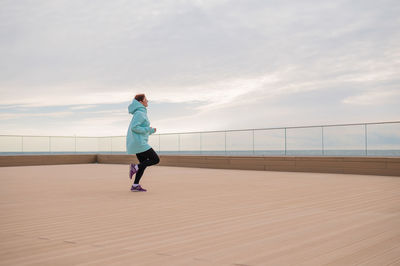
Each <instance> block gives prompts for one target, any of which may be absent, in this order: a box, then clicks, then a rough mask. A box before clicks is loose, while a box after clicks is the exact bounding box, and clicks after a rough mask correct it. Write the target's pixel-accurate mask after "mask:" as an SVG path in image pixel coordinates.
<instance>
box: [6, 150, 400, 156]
mask: <svg viewBox="0 0 400 266" xmlns="http://www.w3.org/2000/svg"><path fill="white" fill-rule="evenodd" d="M156 152H157V153H158V154H160V155H211V156H213V155H214V156H370V157H400V150H367V151H365V150H324V151H322V150H287V151H286V152H285V151H284V150H256V151H252V150H232V151H226V152H225V151H215V150H206V151H157V150H156ZM49 154H54V155H56V154H126V152H125V151H85V152H74V151H71V152H0V156H6V155H49Z"/></svg>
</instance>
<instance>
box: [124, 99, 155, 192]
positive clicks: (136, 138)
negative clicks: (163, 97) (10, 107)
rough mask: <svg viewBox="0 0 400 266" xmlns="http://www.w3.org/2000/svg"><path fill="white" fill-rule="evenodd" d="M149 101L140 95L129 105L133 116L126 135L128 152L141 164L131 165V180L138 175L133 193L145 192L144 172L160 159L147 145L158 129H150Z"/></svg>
mask: <svg viewBox="0 0 400 266" xmlns="http://www.w3.org/2000/svg"><path fill="white" fill-rule="evenodd" d="M147 106H148V101H147V99H146V96H145V95H144V94H138V95H136V96H135V99H134V100H133V101H132V103H131V104H130V105H129V107H128V110H129V113H131V114H132V115H133V118H132V120H131V123H130V125H129V129H128V133H127V134H126V151H127V153H128V154H136V157H137V158H138V160H139V162H140V163H139V164H131V165H130V171H129V178H130V179H132V176H133V175H134V174H136V177H135V181H134V182H133V185H132V188H131V191H135V192H136V191H139V192H142V191H143V192H145V191H147V190H146V189H144V188H142V187H141V186H140V185H139V181H140V179H141V178H142V175H143V173H144V170H145V169H146V167H147V166H150V165H154V164H158V163H159V162H160V158H158V155H157V153H156V152H155V151H154V150H153V149H152V148H151V147H150V145H149V144H148V143H147V141H148V138H149V135H151V134H153V133H155V132H156V130H157V129H156V128H152V127H150V121H149V119H148V118H147V109H146V108H147Z"/></svg>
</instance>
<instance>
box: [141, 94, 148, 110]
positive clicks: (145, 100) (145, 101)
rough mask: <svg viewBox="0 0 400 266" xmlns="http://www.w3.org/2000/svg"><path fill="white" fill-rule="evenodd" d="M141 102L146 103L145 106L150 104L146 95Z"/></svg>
mask: <svg viewBox="0 0 400 266" xmlns="http://www.w3.org/2000/svg"><path fill="white" fill-rule="evenodd" d="M141 103H142V104H143V105H144V107H147V106H148V101H147V99H146V96H145V97H144V99H143V101H141Z"/></svg>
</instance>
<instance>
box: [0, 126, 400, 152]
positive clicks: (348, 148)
mask: <svg viewBox="0 0 400 266" xmlns="http://www.w3.org/2000/svg"><path fill="white" fill-rule="evenodd" d="M149 144H150V145H151V146H152V147H153V148H154V149H155V150H156V151H158V152H159V153H160V154H180V155H189V154H192V155H196V154H202V155H243V156H274V155H279V156H285V155H287V156H293V155H301V156H307V155H308V156H400V121H391V122H378V123H356V124H336V125H316V126H297V127H276V128H258V129H240V130H220V131H201V132H183V133H165V134H154V135H152V136H150V138H149ZM125 149H126V148H125V136H106V137H80V136H27V135H24V136H21V135H0V154H2V155H7V154H49V153H51V154H57V153H62V154H65V153H125V152H126V150H125Z"/></svg>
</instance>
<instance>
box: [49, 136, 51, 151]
mask: <svg viewBox="0 0 400 266" xmlns="http://www.w3.org/2000/svg"><path fill="white" fill-rule="evenodd" d="M49 153H51V136H49Z"/></svg>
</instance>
